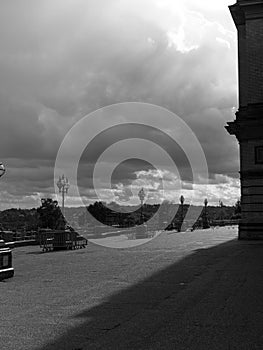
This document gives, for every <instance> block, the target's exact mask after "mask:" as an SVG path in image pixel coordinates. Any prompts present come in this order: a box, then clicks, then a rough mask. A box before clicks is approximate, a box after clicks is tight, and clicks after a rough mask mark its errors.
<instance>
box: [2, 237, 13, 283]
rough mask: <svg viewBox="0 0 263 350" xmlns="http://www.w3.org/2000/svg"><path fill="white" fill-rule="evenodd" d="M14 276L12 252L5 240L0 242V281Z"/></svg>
mask: <svg viewBox="0 0 263 350" xmlns="http://www.w3.org/2000/svg"><path fill="white" fill-rule="evenodd" d="M13 276H14V269H13V267H12V251H11V249H10V248H9V247H7V246H6V244H5V242H4V241H3V240H0V281H1V280H3V279H5V278H10V277H13Z"/></svg>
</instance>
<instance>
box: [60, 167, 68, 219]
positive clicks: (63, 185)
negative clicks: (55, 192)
mask: <svg viewBox="0 0 263 350" xmlns="http://www.w3.org/2000/svg"><path fill="white" fill-rule="evenodd" d="M57 186H58V189H59V193H61V194H62V214H63V216H65V215H64V214H65V194H66V193H68V189H69V186H70V184H69V181H68V178H67V177H65V176H64V174H63V175H62V177H59V179H58V182H57Z"/></svg>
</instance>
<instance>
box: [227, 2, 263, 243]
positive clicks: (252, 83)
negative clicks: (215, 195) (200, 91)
mask: <svg viewBox="0 0 263 350" xmlns="http://www.w3.org/2000/svg"><path fill="white" fill-rule="evenodd" d="M229 8H230V11H231V14H232V17H233V20H234V22H235V24H236V27H237V32H238V63H239V70H238V71H239V110H238V112H237V113H236V119H235V121H233V122H229V123H228V125H227V126H226V129H227V131H228V132H229V133H230V134H231V135H235V136H236V138H237V140H238V142H239V145H240V180H241V220H240V224H239V239H263V1H262V0H238V1H237V3H236V4H234V5H232V6H230V7H229Z"/></svg>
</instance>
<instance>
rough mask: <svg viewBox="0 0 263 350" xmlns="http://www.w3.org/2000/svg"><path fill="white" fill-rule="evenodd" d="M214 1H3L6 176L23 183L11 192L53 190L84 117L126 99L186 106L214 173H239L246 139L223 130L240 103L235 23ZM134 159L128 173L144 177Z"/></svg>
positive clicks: (0, 108) (1, 94) (0, 131)
mask: <svg viewBox="0 0 263 350" xmlns="http://www.w3.org/2000/svg"><path fill="white" fill-rule="evenodd" d="M210 3H211V2H208V1H206V0H203V4H204V5H202V1H201V2H198V4H196V2H193V1H185V3H184V4H183V5H185V7H183V5H182V4H179V3H178V4H174V2H173V1H168V0H167V1H163V2H160V1H157V0H156V1H155V0H151V1H150V0H143V1H138V0H135V1H128V0H122V1H116V0H115V1H113V0H107V1H106V0H99V1H96V2H94V1H90V0H85V1H84V0H74V1H73V0H65V1H64V0H63V1H62V0H52V1H51V0H46V1H39V0H34V1H33V0H28V1H26V2H25V1H23V0H14V1H6V0H5V1H2V2H1V4H0V43H1V44H0V46H1V50H0V75H1V80H0V120H1V128H0V147H1V148H0V149H1V160H2V161H4V162H7V163H8V164H9V165H8V166H9V171H8V173H9V174H10V175H8V176H9V177H8V178H7V177H6V180H5V181H6V182H7V181H9V183H10V184H11V183H12V186H13V185H14V184H15V183H19V185H17V189H16V190H12V189H11V187H9V190H10V191H11V192H12V193H15V194H17V195H21V196H22V195H28V194H30V193H31V194H32V195H34V193H35V192H45V190H46V191H47V192H50V188H52V185H53V179H52V176H53V175H52V173H53V169H52V166H53V164H54V159H55V156H56V153H57V150H58V147H59V145H60V142H61V141H62V139H63V136H64V135H65V134H66V132H67V131H68V130H69V129H70V127H71V126H72V125H73V124H74V122H75V121H77V120H79V119H80V118H81V117H82V116H84V115H85V114H87V113H89V112H91V111H93V110H95V109H97V108H101V107H103V106H106V105H108V104H111V103H116V102H123V101H143V102H148V103H154V104H158V105H160V106H164V107H166V108H168V109H169V110H171V111H173V112H175V113H177V114H178V115H179V116H181V117H182V118H183V119H184V120H185V121H186V122H187V123H188V124H189V126H190V127H191V128H192V129H193V131H194V132H195V134H196V135H197V137H198V138H199V140H200V141H201V144H202V146H203V147H204V151H205V154H206V156H207V160H208V165H209V170H210V172H211V177H214V178H215V174H217V173H219V174H229V175H231V176H236V175H235V174H236V172H237V169H238V157H237V146H236V143H235V140H234V139H233V138H231V137H230V136H229V135H227V133H226V132H225V130H224V128H223V127H224V125H225V123H226V121H228V120H231V119H233V114H232V107H233V106H235V105H236V63H235V60H236V55H235V50H236V47H235V34H234V31H235V29H234V27H233V24H232V22H231V19H230V16H229V14H228V10H227V8H226V7H221V3H222V1H220V0H218V1H215V4H216V5H214V6H215V7H216V11H215V8H213V7H212V6H211V4H210ZM219 3H220V4H219ZM217 4H219V5H217ZM224 6H225V5H224ZM220 23H222V24H220ZM171 127H172V125H171ZM94 147H95V146H94ZM166 147H168V144H167V145H166ZM164 148H165V145H164ZM168 148H169V147H168ZM98 149H99V148H98ZM95 153H96V152H95ZM10 159H13V160H14V162H16V164H13V163H14V162H13V163H12V162H11V163H12V164H11V163H10ZM16 159H19V161H15V160H16ZM30 160H33V163H34V164H33V165H29V164H28V161H30ZM132 164H133V163H131V165H130V166H129V167H128V166H124V167H122V168H121V169H119V172H118V173H116V174H118V176H117V175H116V174H115V175H116V176H117V177H118V181H121V180H122V181H123V182H124V181H126V180H127V179H131V180H132V179H134V176H135V171H136V170H137V168H136V166H135V167H134V168H133V167H132ZM32 166H33V167H35V169H34V170H32ZM87 178H88V180H87V181H86V180H85V176H84V177H83V179H82V180H83V183H85V181H86V182H87V184H86V185H87V186H89V185H90V177H89V176H87ZM121 178H122V179H121Z"/></svg>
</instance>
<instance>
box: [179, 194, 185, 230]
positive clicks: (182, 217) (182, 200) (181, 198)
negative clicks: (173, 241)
mask: <svg viewBox="0 0 263 350" xmlns="http://www.w3.org/2000/svg"><path fill="white" fill-rule="evenodd" d="M180 203H181V205H180V207H181V213H180V222H179V227H178V231H179V232H181V230H182V225H183V221H184V196H183V195H181V197H180Z"/></svg>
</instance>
